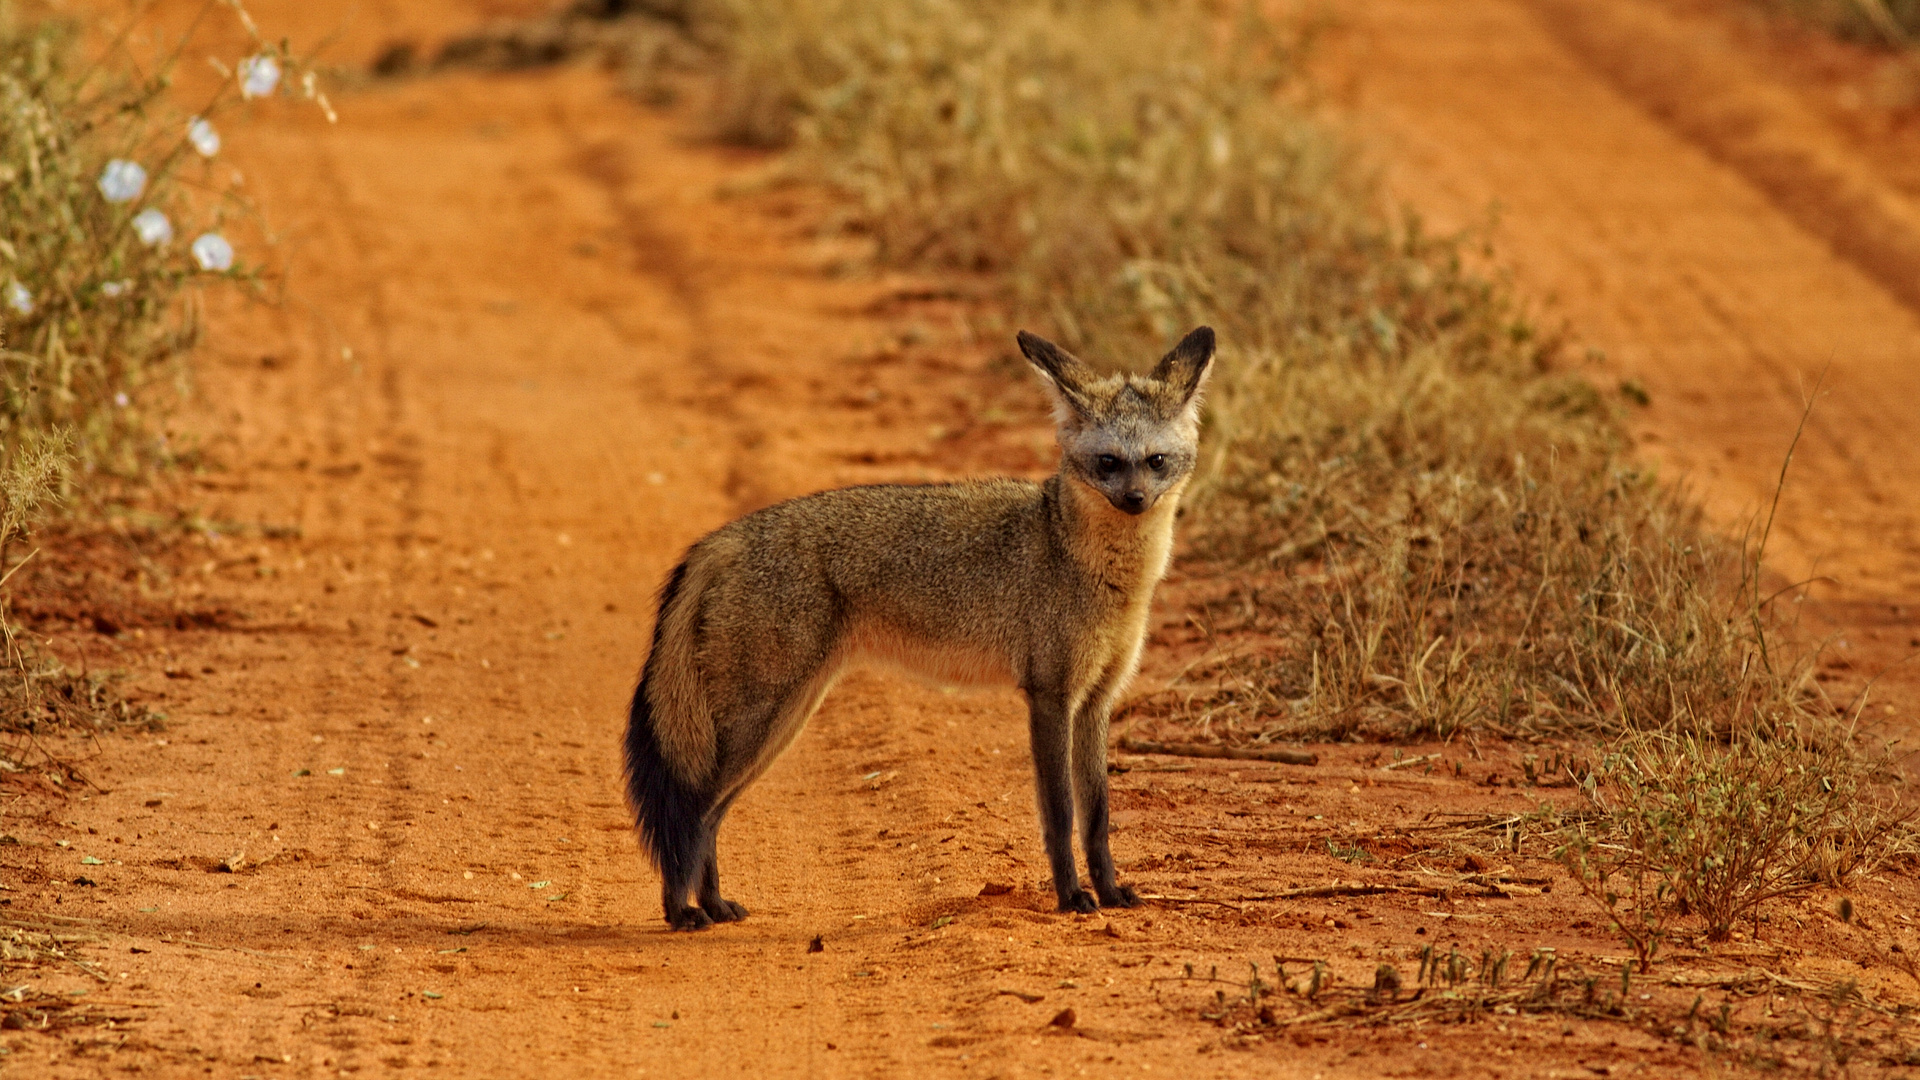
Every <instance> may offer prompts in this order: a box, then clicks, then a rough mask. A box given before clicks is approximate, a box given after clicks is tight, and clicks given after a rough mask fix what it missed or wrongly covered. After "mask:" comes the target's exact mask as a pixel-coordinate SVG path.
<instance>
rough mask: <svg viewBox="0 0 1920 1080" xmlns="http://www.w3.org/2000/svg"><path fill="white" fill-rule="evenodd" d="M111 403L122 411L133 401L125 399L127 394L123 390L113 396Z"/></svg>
mask: <svg viewBox="0 0 1920 1080" xmlns="http://www.w3.org/2000/svg"><path fill="white" fill-rule="evenodd" d="M113 403H114V404H115V405H118V406H120V407H121V408H123V409H124V408H126V407H127V406H128V405H131V404H133V401H132V399H130V398H128V397H127V392H126V391H125V390H122V391H120V392H119V393H117V394H115V395H113Z"/></svg>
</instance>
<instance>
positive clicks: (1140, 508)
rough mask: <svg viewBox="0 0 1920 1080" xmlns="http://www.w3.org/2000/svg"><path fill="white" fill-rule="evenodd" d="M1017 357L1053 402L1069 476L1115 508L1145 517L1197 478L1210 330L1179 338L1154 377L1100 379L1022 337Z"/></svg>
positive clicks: (1055, 349)
mask: <svg viewBox="0 0 1920 1080" xmlns="http://www.w3.org/2000/svg"><path fill="white" fill-rule="evenodd" d="M1019 342H1020V351H1021V352H1023V353H1025V354H1026V356H1027V359H1028V360H1030V361H1032V362H1033V366H1034V367H1035V368H1037V369H1038V370H1039V371H1040V374H1041V377H1042V379H1043V380H1044V381H1045V383H1046V385H1047V388H1048V390H1049V391H1050V392H1051V393H1052V395H1053V400H1054V417H1055V419H1056V420H1057V421H1058V423H1059V425H1060V427H1059V438H1060V452H1061V454H1062V457H1063V461H1064V464H1065V468H1066V471H1067V473H1068V474H1069V475H1070V476H1072V477H1073V478H1074V479H1076V480H1078V481H1080V482H1081V483H1084V484H1086V485H1087V486H1088V487H1090V488H1092V489H1094V490H1095V491H1098V492H1099V493H1100V494H1102V495H1104V496H1105V497H1106V499H1107V501H1108V502H1109V503H1111V504H1113V506H1114V508H1115V509H1117V510H1121V511H1123V512H1125V513H1128V514H1143V513H1146V512H1147V511H1148V510H1149V509H1151V508H1152V507H1153V505H1154V504H1155V503H1157V502H1158V501H1159V500H1160V497H1161V496H1162V495H1165V494H1166V493H1167V492H1168V491H1171V490H1174V489H1176V488H1178V487H1179V486H1180V485H1181V484H1182V483H1184V482H1185V480H1186V479H1187V477H1188V476H1190V475H1192V473H1193V466H1194V461H1195V458H1196V456H1197V452H1198V449H1199V445H1200V388H1201V387H1202V386H1203V385H1204V384H1205V383H1206V379H1207V375H1208V373H1209V372H1210V371H1211V361H1212V360H1213V330H1212V329H1211V328H1209V327H1205V326H1202V327H1200V328H1199V329H1197V330H1195V331H1194V332H1193V333H1191V334H1188V335H1187V336H1186V337H1185V338H1183V339H1181V341H1180V344H1178V345H1175V346H1174V347H1173V351H1172V352H1169V353H1168V354H1167V355H1166V356H1165V357H1164V358H1163V359H1161V361H1160V363H1159V364H1158V365H1157V366H1155V367H1154V369H1153V372H1152V374H1150V375H1105V376H1102V375H1096V374H1094V372H1093V369H1091V368H1089V367H1088V366H1087V365H1086V364H1084V363H1082V362H1081V361H1080V360H1078V359H1076V358H1075V357H1074V356H1073V355H1071V354H1070V353H1068V352H1067V351H1066V350H1064V349H1061V348H1060V347H1059V346H1057V345H1055V344H1053V343H1052V342H1050V341H1047V340H1046V339H1045V338H1040V337H1036V336H1034V335H1032V334H1029V333H1026V332H1025V331H1022V332H1021V334H1020V336H1019Z"/></svg>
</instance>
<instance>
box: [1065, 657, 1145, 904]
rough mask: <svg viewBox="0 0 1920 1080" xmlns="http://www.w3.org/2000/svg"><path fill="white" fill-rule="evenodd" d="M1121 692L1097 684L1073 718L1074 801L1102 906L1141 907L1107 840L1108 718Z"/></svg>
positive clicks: (1112, 686)
mask: <svg viewBox="0 0 1920 1080" xmlns="http://www.w3.org/2000/svg"><path fill="white" fill-rule="evenodd" d="M1118 692H1119V686H1118V685H1116V681H1111V680H1110V681H1107V682H1103V683H1101V684H1100V685H1098V686H1095V687H1094V688H1093V690H1092V692H1090V693H1089V694H1088V695H1087V699H1086V701H1085V702H1083V703H1082V704H1081V706H1080V711H1079V714H1078V715H1076V716H1075V717H1074V718H1073V788H1074V801H1075V802H1077V803H1079V806H1080V845H1081V847H1083V848H1085V849H1086V853H1087V873H1088V874H1089V875H1090V876H1091V877H1092V878H1093V892H1094V895H1095V896H1097V897H1099V898H1100V906H1101V907H1137V906H1139V904H1140V897H1139V896H1138V895H1137V894H1136V893H1135V892H1134V891H1133V890H1132V889H1131V888H1129V887H1128V886H1125V885H1121V884H1118V883H1117V881H1116V880H1115V873H1114V868H1113V851H1112V849H1111V848H1110V847H1109V846H1108V843H1107V718H1108V716H1109V715H1110V713H1111V712H1112V710H1113V699H1114V697H1115V696H1116V695H1117V694H1118Z"/></svg>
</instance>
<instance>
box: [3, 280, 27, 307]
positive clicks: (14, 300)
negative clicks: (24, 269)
mask: <svg viewBox="0 0 1920 1080" xmlns="http://www.w3.org/2000/svg"><path fill="white" fill-rule="evenodd" d="M7 306H8V307H10V308H12V309H13V310H15V311H17V312H19V313H20V314H22V315H31V314H33V294H32V293H30V292H28V291H27V287H26V286H25V285H22V284H20V283H19V282H17V281H16V282H14V283H13V284H11V285H8V286H7Z"/></svg>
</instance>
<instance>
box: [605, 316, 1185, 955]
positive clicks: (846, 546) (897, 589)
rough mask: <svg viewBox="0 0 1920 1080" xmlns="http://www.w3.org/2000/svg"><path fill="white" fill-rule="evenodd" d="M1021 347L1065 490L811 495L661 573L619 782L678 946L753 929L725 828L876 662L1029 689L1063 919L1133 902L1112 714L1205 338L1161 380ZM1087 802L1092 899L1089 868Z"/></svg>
mask: <svg viewBox="0 0 1920 1080" xmlns="http://www.w3.org/2000/svg"><path fill="white" fill-rule="evenodd" d="M1019 342H1020V351H1021V352H1023V353H1025V354H1026V356H1027V359H1028V360H1030V361H1032V363H1033V366H1034V368H1035V369H1036V370H1038V372H1039V373H1040V376H1041V381H1042V382H1043V383H1044V384H1045V386H1046V388H1047V391H1048V393H1049V394H1050V395H1051V397H1052V398H1053V404H1054V417H1055V420H1056V423H1057V425H1058V436H1059V442H1060V471H1059V472H1058V473H1056V474H1055V475H1054V476H1052V477H1050V478H1048V479H1047V480H1046V481H1044V482H1042V483H1037V484H1036V483H1031V482H1028V481H1024V480H973V481H966V482H961V483H952V484H927V485H918V486H915V485H878V486H874V487H855V488H845V489H842V490H838V491H824V492H821V493H819V494H817V495H808V496H805V497H802V498H798V499H793V500H791V501H789V502H783V503H780V504H778V505H776V506H770V507H767V508H766V509H764V510H760V511H758V512H755V513H752V514H749V515H747V516H746V517H743V518H741V519H740V520H738V521H735V522H733V523H732V524H730V525H726V526H723V527H722V528H720V529H717V530H715V531H714V532H712V533H710V534H708V535H707V536H706V537H704V538H703V539H701V540H700V541H699V542H698V543H696V544H694V545H693V546H692V547H691V548H689V549H688V550H687V553H686V556H685V558H683V559H681V560H680V564H679V565H678V566H676V567H674V568H673V571H672V572H671V573H670V574H669V575H668V576H667V581H666V584H665V585H664V586H663V587H662V588H661V590H660V611H659V616H658V619H657V621H656V622H655V624H654V630H653V646H652V650H651V652H649V653H648V655H647V661H646V665H645V667H644V668H643V669H642V672H641V677H640V685H639V687H638V689H636V690H635V691H634V694H633V704H632V707H631V709H630V710H629V714H628V719H627V735H626V768H627V794H628V797H629V799H630V800H631V802H632V806H633V811H634V815H635V817H636V818H637V821H638V826H639V834H640V841H641V843H642V844H643V845H644V846H645V847H646V849H647V851H648V853H649V854H650V855H651V856H652V857H653V862H654V864H655V866H656V867H657V868H658V869H659V871H660V877H661V900H662V901H663V902H664V904H665V907H666V916H667V922H668V923H669V924H670V925H672V926H673V928H675V929H679V930H697V929H701V928H704V927H707V926H710V925H712V924H713V923H716V922H728V921H731V920H735V919H739V918H742V917H744V916H745V915H746V910H745V909H744V908H742V907H741V906H740V905H739V904H736V903H734V902H733V901H731V900H727V899H725V898H723V897H722V896H721V895H720V869H719V866H718V864H717V862H716V857H715V847H714V839H715V837H716V835H717V834H718V832H719V830H720V822H721V820H722V819H724V818H725V817H726V814H727V810H728V808H729V807H731V806H732V805H733V801H734V799H736V798H738V797H739V796H740V793H741V792H742V791H745V790H746V788H747V785H749V784H751V783H753V781H754V780H756V779H757V778H759V776H760V774H761V773H763V772H765V771H766V769H767V767H768V766H769V765H770V764H772V762H773V760H774V758H776V757H778V756H779V755H780V752H781V751H783V750H785V749H786V748H787V746H788V745H789V744H791V743H792V742H793V740H794V737H795V736H796V735H798V734H799V732H800V729H801V727H802V726H803V725H805V724H806V722H807V718H808V717H809V716H811V715H812V714H813V711H814V709H815V708H817V707H818V706H819V704H820V701H821V699H822V698H824V697H825V696H826V694H827V690H828V689H829V688H830V687H832V686H833V683H834V680H835V679H836V678H838V677H839V675H840V674H841V672H843V671H844V670H846V669H847V667H848V666H849V665H852V664H857V663H863V662H864V663H879V664H889V665H895V666H898V667H903V668H906V669H908V670H910V671H913V672H916V673H919V674H921V675H924V676H927V677H930V678H932V679H935V680H939V681H942V682H946V683H949V684H973V685H978V684H998V685H1011V686H1017V687H1019V688H1020V689H1021V690H1023V691H1025V692H1026V696H1027V705H1028V710H1029V718H1028V731H1029V736H1030V738H1031V740H1032V748H1033V767H1034V774H1035V781H1036V786H1037V788H1038V794H1039V803H1040V824H1041V830H1042V833H1043V836H1044V839H1045V841H1046V848H1047V861H1048V863H1049V864H1050V865H1051V867H1052V870H1053V888H1054V892H1055V893H1056V894H1057V895H1058V898H1059V901H1060V910H1061V911H1079V912H1091V911H1094V910H1095V909H1096V907H1098V906H1107V907H1131V906H1133V905H1135V904H1137V903H1139V898H1138V897H1137V896H1136V895H1135V894H1134V892H1133V890H1132V889H1129V888H1128V887H1126V886H1125V885H1121V884H1119V883H1118V882H1116V881H1115V880H1114V870H1113V855H1112V853H1111V852H1110V851H1109V850H1108V847H1107V717H1108V714H1109V712H1110V711H1111V710H1112V708H1113V704H1114V702H1115V700H1116V699H1117V698H1119V696H1120V694H1121V693H1122V692H1123V691H1124V690H1125V688H1126V685H1127V683H1128V682H1129V680H1131V679H1132V678H1133V674H1134V670H1135V668H1136V667H1137V666H1138V663H1139V659H1140V646H1141V642H1142V640H1143V639H1144V637H1145V634H1146V625H1147V609H1148V605H1149V603H1150V601H1151V599H1152V596H1153V589H1154V586H1155V585H1157V584H1158V583H1159V581H1160V578H1161V575H1162V574H1164V573H1165V572H1166V568H1167V560H1168V557H1169V555H1170V554H1171V552H1172V548H1173V521H1174V514H1175V510H1176V508H1177V505H1178V503H1179V501H1180V495H1181V492H1182V491H1183V490H1184V489H1185V488H1186V486H1187V481H1188V480H1189V478H1190V477H1191V476H1192V475H1193V469H1194V463H1195V459H1196V455H1197V450H1198V445H1199V435H1200V390H1201V386H1202V385H1203V384H1204V383H1205V382H1206V379H1207V375H1208V373H1209V370H1210V367H1209V365H1210V363H1211V361H1212V359H1213V348H1214V341H1213V331H1212V330H1211V329H1210V328H1208V327H1204V326H1203V327H1200V328H1199V329H1197V330H1195V331H1193V332H1192V333H1190V334H1188V335H1187V336H1186V337H1185V338H1184V339H1182V340H1181V342H1180V343H1179V344H1178V345H1176V346H1174V348H1173V351H1172V352H1169V353H1168V354H1167V355H1166V357H1165V358H1164V359H1162V360H1161V361H1160V363H1159V364H1158V365H1157V366H1156V367H1155V368H1154V369H1153V371H1152V373H1151V374H1149V375H1146V376H1139V375H1100V374H1098V373H1096V372H1095V371H1094V370H1093V369H1092V368H1090V367H1088V366H1087V365H1086V364H1084V363H1082V362H1081V361H1080V360H1078V359H1076V358H1075V357H1073V356H1072V355H1070V354H1068V353H1067V352H1066V351H1065V350H1063V349H1061V348H1059V347H1058V346H1055V345H1054V344H1052V343H1051V342H1048V341H1045V340H1043V339H1041V338H1038V337H1035V336H1034V335H1032V334H1028V333H1024V332H1023V333H1021V334H1020V335H1019ZM1076 806H1077V807H1078V809H1079V817H1080V837H1081V843H1082V845H1083V846H1084V847H1085V849H1086V855H1087V870H1088V872H1089V874H1090V875H1091V876H1092V879H1093V890H1092V891H1091V892H1089V891H1087V890H1086V889H1083V888H1081V887H1080V879H1079V876H1078V874H1077V873H1076V872H1075V870H1074V864H1073V835H1072V834H1073V821H1074V811H1075V807H1076ZM690 901H691V902H690Z"/></svg>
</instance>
